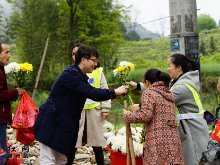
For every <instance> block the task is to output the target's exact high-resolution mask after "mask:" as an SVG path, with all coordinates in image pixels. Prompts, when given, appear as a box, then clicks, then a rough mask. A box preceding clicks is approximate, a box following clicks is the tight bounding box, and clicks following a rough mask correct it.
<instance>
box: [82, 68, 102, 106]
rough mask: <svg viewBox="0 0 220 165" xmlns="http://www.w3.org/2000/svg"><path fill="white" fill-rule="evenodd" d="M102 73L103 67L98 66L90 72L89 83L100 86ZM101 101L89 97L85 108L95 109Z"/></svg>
mask: <svg viewBox="0 0 220 165" xmlns="http://www.w3.org/2000/svg"><path fill="white" fill-rule="evenodd" d="M101 73H102V68H101V67H100V68H96V69H95V70H93V71H92V73H90V74H88V77H89V80H88V81H89V84H90V85H91V86H93V87H95V88H100V81H101ZM99 104H100V103H99V102H96V101H93V100H92V99H87V100H86V102H85V105H84V108H83V109H93V108H95V107H96V106H98V105H99Z"/></svg>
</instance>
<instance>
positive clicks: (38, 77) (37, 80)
mask: <svg viewBox="0 0 220 165" xmlns="http://www.w3.org/2000/svg"><path fill="white" fill-rule="evenodd" d="M49 38H50V33H49V34H48V37H47V41H46V46H45V48H44V54H43V57H42V59H41V63H40V68H39V70H38V74H37V78H36V82H35V86H34V90H33V93H32V100H33V101H34V99H35V93H36V91H37V86H38V82H39V79H40V74H41V70H42V68H43V64H44V59H45V56H46V52H47V47H48V42H49Z"/></svg>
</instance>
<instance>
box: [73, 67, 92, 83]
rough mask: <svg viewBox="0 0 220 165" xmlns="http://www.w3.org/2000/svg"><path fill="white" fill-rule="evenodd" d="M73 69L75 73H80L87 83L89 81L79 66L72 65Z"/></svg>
mask: <svg viewBox="0 0 220 165" xmlns="http://www.w3.org/2000/svg"><path fill="white" fill-rule="evenodd" d="M70 66H71V67H72V69H73V71H76V72H78V73H79V75H80V76H81V78H82V79H84V78H85V79H86V81H88V79H89V77H88V76H87V75H86V74H85V73H84V72H83V71H82V70H81V69H80V68H79V66H78V65H77V64H75V63H74V64H72V65H70Z"/></svg>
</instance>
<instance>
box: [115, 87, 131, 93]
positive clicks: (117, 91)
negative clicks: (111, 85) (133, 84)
mask: <svg viewBox="0 0 220 165" xmlns="http://www.w3.org/2000/svg"><path fill="white" fill-rule="evenodd" d="M127 92H128V86H120V87H118V88H117V89H115V95H122V94H126V93H127Z"/></svg>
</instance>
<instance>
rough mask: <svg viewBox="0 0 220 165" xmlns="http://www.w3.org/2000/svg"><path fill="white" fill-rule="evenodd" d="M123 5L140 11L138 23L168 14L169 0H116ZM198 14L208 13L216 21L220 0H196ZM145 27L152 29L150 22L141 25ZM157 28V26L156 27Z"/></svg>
mask: <svg viewBox="0 0 220 165" xmlns="http://www.w3.org/2000/svg"><path fill="white" fill-rule="evenodd" d="M118 1H119V2H120V3H121V4H124V5H125V6H130V5H132V6H133V7H134V8H137V9H138V10H140V11H141V13H140V16H139V17H138V23H144V22H148V21H152V20H155V19H158V18H161V17H166V16H169V0H118ZM197 9H200V10H198V15H199V14H209V15H210V16H211V17H212V18H214V19H215V21H216V23H217V24H218V23H219V20H220V0H197ZM169 21H170V20H169V18H168V19H166V24H167V33H166V34H169ZM143 26H144V27H145V28H147V29H149V30H152V31H154V25H152V23H150V24H145V25H143ZM158 28H159V27H158Z"/></svg>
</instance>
